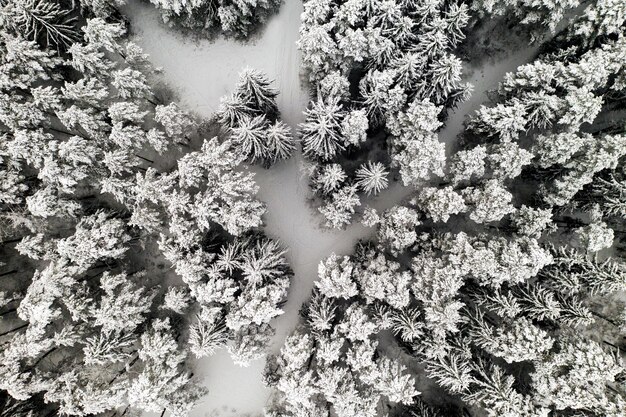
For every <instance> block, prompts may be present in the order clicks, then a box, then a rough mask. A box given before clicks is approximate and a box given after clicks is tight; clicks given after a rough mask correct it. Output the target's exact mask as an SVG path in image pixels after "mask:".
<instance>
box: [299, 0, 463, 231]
mask: <svg viewBox="0 0 626 417" xmlns="http://www.w3.org/2000/svg"><path fill="white" fill-rule="evenodd" d="M468 19H469V15H468V7H467V5H466V4H463V3H457V2H445V1H435V2H429V3H428V4H427V5H426V4H421V3H419V2H395V1H387V2H369V1H364V0H351V1H317V0H310V1H306V2H305V3H304V13H303V14H302V27H301V29H300V39H299V41H298V46H299V48H300V50H301V51H302V56H303V58H302V59H303V62H304V65H305V67H306V68H307V70H308V73H309V78H310V81H311V84H312V91H313V92H314V94H313V98H312V100H311V102H310V104H309V108H308V109H307V110H306V111H305V121H304V122H303V123H302V124H301V125H300V136H301V142H302V150H303V153H304V155H305V157H307V158H308V159H309V160H310V161H311V163H312V167H311V169H310V178H311V184H312V188H313V190H314V191H315V194H316V195H317V196H318V197H319V199H320V201H321V207H320V208H319V210H320V212H321V213H322V214H323V215H324V217H325V218H326V224H327V226H329V227H336V228H341V227H343V226H345V225H347V224H349V223H350V221H351V220H352V218H353V214H354V213H355V212H356V208H357V207H358V206H359V205H360V204H361V196H362V195H363V194H366V195H370V194H377V193H379V192H380V191H382V190H384V189H385V188H386V187H387V186H388V183H389V175H390V174H389V173H390V171H391V170H397V171H399V172H400V176H401V178H402V180H403V182H404V183H405V184H407V185H408V184H414V183H418V182H423V181H426V180H429V179H431V177H434V176H437V175H442V174H443V173H442V171H441V169H442V168H441V167H442V164H444V163H445V152H444V151H445V149H444V144H442V143H440V142H439V141H438V139H437V136H436V134H435V133H434V132H435V131H436V130H437V129H438V128H439V127H440V126H441V123H440V122H439V119H441V118H444V117H445V113H446V110H448V109H450V108H452V107H454V106H455V105H456V104H457V103H458V102H459V101H461V100H463V99H464V98H466V97H467V95H468V93H469V91H470V88H471V87H470V86H469V85H466V84H463V83H462V82H461V70H462V66H461V61H460V59H459V58H457V57H456V56H455V55H454V53H453V51H454V48H455V47H456V46H457V45H458V43H459V42H460V41H461V40H462V39H463V38H464V34H463V29H464V27H465V25H466V24H467V22H468Z"/></svg>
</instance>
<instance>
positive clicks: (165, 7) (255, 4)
mask: <svg viewBox="0 0 626 417" xmlns="http://www.w3.org/2000/svg"><path fill="white" fill-rule="evenodd" d="M90 1H92V0H90ZM123 1H125V0H123ZM150 3H152V4H154V5H155V6H156V7H157V8H158V9H159V10H160V12H161V15H162V17H163V20H164V21H165V22H166V23H170V24H172V25H174V26H180V27H182V28H185V29H189V30H193V31H198V32H201V33H206V34H212V33H223V34H225V35H227V36H234V37H238V38H246V37H248V36H249V35H250V34H251V33H252V32H253V31H254V30H255V29H258V28H259V26H261V25H262V24H263V23H265V22H266V21H267V19H268V18H269V17H270V16H271V15H272V14H274V13H275V12H276V11H278V9H279V7H280V5H281V0H263V1H256V0H237V1H234V0H220V1H215V0H196V1H186V0H150Z"/></svg>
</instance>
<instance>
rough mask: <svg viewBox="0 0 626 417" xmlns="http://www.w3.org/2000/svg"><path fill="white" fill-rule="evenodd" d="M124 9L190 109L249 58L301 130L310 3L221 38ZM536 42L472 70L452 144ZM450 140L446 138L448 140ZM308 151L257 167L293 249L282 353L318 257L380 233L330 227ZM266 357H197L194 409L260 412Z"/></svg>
mask: <svg viewBox="0 0 626 417" xmlns="http://www.w3.org/2000/svg"><path fill="white" fill-rule="evenodd" d="M123 12H124V13H125V14H126V15H127V16H128V17H129V18H130V20H131V27H132V30H133V33H134V34H135V35H136V39H135V40H134V41H135V42H136V43H138V44H139V45H140V46H141V47H142V48H143V49H144V51H145V52H146V53H148V54H149V55H150V59H151V61H152V62H153V64H154V65H156V66H158V67H161V68H162V69H163V76H164V78H165V81H166V82H167V84H168V85H169V87H171V88H172V89H173V90H174V91H175V92H176V93H177V95H178V98H179V102H180V104H181V105H182V106H184V107H185V108H187V109H188V110H190V111H192V112H195V113H197V114H199V115H201V116H205V117H210V116H211V114H212V113H213V112H214V111H215V110H217V107H218V105H219V98H220V97H221V96H223V95H226V94H228V93H230V92H231V90H232V89H233V87H234V85H235V83H236V81H237V78H238V74H239V72H240V71H241V69H243V68H244V67H246V66H250V67H253V68H256V69H259V70H263V71H265V72H266V73H267V74H268V75H269V77H270V78H272V79H274V80H275V82H276V84H275V86H276V87H277V88H278V89H279V91H280V95H279V96H278V105H279V109H280V111H281V115H282V119H283V120H284V121H285V123H287V124H289V125H290V126H291V127H292V129H293V130H294V132H295V131H296V127H297V124H298V123H299V122H301V121H302V119H303V116H302V111H303V110H304V109H305V107H306V105H307V101H308V93H307V91H306V87H305V85H304V83H301V80H302V79H304V76H303V75H302V74H301V71H302V69H301V64H300V53H299V51H298V50H297V48H296V45H295V42H296V40H297V39H298V28H299V25H300V13H301V12H302V3H301V1H299V0H285V2H284V3H283V5H282V7H281V10H280V13H279V14H277V15H276V16H274V17H273V18H271V19H270V21H269V22H268V24H267V26H266V27H265V29H264V30H262V32H261V33H260V34H259V36H258V37H256V38H255V39H253V40H252V41H249V42H247V43H242V42H238V41H234V40H226V39H222V38H218V39H217V40H213V41H209V40H202V39H200V40H197V39H192V38H190V37H186V36H184V35H183V34H181V33H179V32H177V31H176V30H174V29H172V28H169V27H168V26H167V25H165V24H163V23H162V21H161V18H160V15H159V13H158V11H157V10H156V9H155V8H154V7H153V6H151V5H150V4H147V3H144V2H141V1H139V0H130V1H129V4H128V5H127V6H125V7H124V9H123ZM533 53H534V51H532V50H531V49H528V50H522V51H516V52H515V53H514V54H512V56H511V57H510V58H507V59H505V60H502V61H500V62H497V63H494V64H486V65H485V66H483V68H481V69H477V70H474V71H472V72H471V74H469V75H468V77H467V81H469V82H471V83H473V84H474V86H475V92H474V94H473V96H472V98H471V99H470V100H469V101H468V102H466V103H463V104H462V105H461V106H459V108H458V109H456V110H455V111H454V112H452V113H451V115H450V118H449V120H448V122H447V124H446V127H445V128H444V129H443V130H442V131H441V133H440V140H443V141H444V142H446V143H447V144H450V143H452V141H454V140H455V138H456V136H457V135H458V133H460V132H461V131H462V129H463V121H464V119H465V116H466V115H468V114H470V113H471V112H473V111H474V110H476V109H477V108H478V106H479V105H480V104H481V103H483V102H484V101H485V100H486V95H485V92H486V91H487V90H489V89H492V88H494V87H495V86H496V85H497V83H498V81H500V80H501V79H502V76H503V75H504V74H505V73H506V72H507V71H512V70H514V69H515V68H516V67H517V66H518V65H520V64H522V63H524V62H527V61H528V60H529V59H530V57H531V56H532V54H533ZM449 148H450V146H448V149H449ZM301 164H302V158H301V155H299V154H298V155H297V156H296V157H294V158H292V159H291V160H289V161H287V162H283V163H281V164H279V165H277V166H275V167H273V168H272V169H271V170H265V169H262V168H254V172H256V181H257V183H258V184H259V186H260V191H259V195H258V197H259V198H260V199H261V200H263V201H264V202H265V203H266V204H267V214H266V215H265V217H264V220H265V226H266V227H265V230H266V233H267V234H268V235H269V236H270V237H273V238H276V239H278V240H280V241H281V243H282V245H283V246H284V247H286V248H287V249H288V253H287V258H288V260H289V262H290V263H291V266H292V268H293V270H294V273H295V277H294V279H293V281H292V284H291V288H290V292H289V298H288V301H287V303H286V305H285V307H284V310H285V314H283V315H282V316H280V317H279V318H278V319H277V320H275V321H274V323H273V324H274V326H275V328H276V330H277V331H276V336H275V337H274V341H273V345H272V351H274V352H277V351H278V350H279V349H280V346H281V345H282V342H283V341H284V339H285V338H286V337H287V335H288V334H289V333H290V332H291V331H292V330H293V329H294V328H295V326H296V324H297V322H298V311H299V309H300V307H301V305H302V304H303V303H304V302H305V301H306V300H307V299H308V298H309V295H310V293H311V290H312V289H313V285H314V281H315V279H316V277H317V265H318V263H319V262H320V261H321V260H322V259H324V258H326V257H327V256H328V255H329V254H330V253H331V252H335V253H337V254H346V255H347V254H350V253H351V252H352V249H353V247H354V245H355V244H356V242H357V241H358V240H359V239H363V238H368V237H370V236H371V234H372V230H371V229H367V228H365V227H363V226H361V225H360V224H358V223H357V224H353V225H351V226H350V227H348V228H347V229H346V230H343V231H332V230H328V229H325V228H324V227H323V226H322V219H321V215H320V214H319V213H318V212H317V210H315V209H314V208H312V207H311V206H310V204H309V202H308V199H309V197H310V193H309V190H308V185H307V182H306V179H305V178H304V176H303V175H302V174H301V170H300V167H301ZM409 193H410V190H408V189H407V188H405V187H402V186H400V185H398V184H394V185H392V186H391V187H390V188H389V189H388V190H386V191H385V192H383V193H382V194H381V195H380V196H378V197H377V198H375V199H371V200H369V201H367V202H366V203H367V204H369V205H370V206H372V207H374V208H376V209H378V210H384V209H386V208H389V207H391V206H393V205H395V204H398V203H399V202H401V201H402V199H403V198H405V197H406V196H407V195H408V194H409ZM263 366H264V361H263V360H258V361H255V362H254V363H253V364H252V365H250V366H249V367H245V368H243V367H239V366H237V365H235V364H233V362H232V360H231V359H230V357H229V355H228V353H227V352H226V351H225V350H222V351H220V352H218V353H217V354H215V355H213V356H212V357H210V358H204V359H201V360H198V361H197V362H196V363H195V366H194V376H195V377H197V378H199V379H200V380H201V381H202V383H203V384H204V385H205V386H206V387H207V388H208V389H209V394H208V395H207V396H206V397H205V398H204V400H203V401H202V402H201V403H200V404H199V405H198V407H197V408H196V409H195V410H194V412H192V414H191V416H192V417H201V416H202V417H204V416H206V417H209V416H211V417H214V416H215V417H216V416H220V417H230V416H256V415H261V414H262V410H263V407H264V406H265V405H266V404H267V403H268V401H269V400H270V395H271V391H270V390H269V389H268V388H266V387H265V386H264V385H263V383H262V381H261V374H262V371H263Z"/></svg>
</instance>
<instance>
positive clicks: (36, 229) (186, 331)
mask: <svg viewBox="0 0 626 417" xmlns="http://www.w3.org/2000/svg"><path fill="white" fill-rule="evenodd" d="M46 4H48V6H46ZM0 5H1V6H2V8H1V9H0V21H1V22H2V26H1V27H2V36H1V37H0V79H1V81H0V156H1V161H0V178H1V179H2V181H1V183H2V185H1V186H0V237H1V239H2V244H1V245H0V252H1V253H2V259H3V262H2V263H1V264H0V268H1V269H0V274H1V276H2V277H3V281H2V283H1V284H0V339H1V340H0V343H1V345H0V363H1V365H0V374H1V375H2V376H3V378H2V382H1V383H0V389H1V390H3V394H2V395H3V397H2V398H4V396H5V393H4V391H6V393H8V395H9V396H10V397H11V398H13V400H7V401H6V403H7V409H14V410H16V411H15V413H16V414H15V415H20V414H19V413H22V412H23V411H22V410H26V411H24V413H26V412H28V410H30V409H29V408H28V407H27V406H26V405H24V404H25V403H28V402H32V403H33V404H38V407H39V410H38V411H41V412H46V413H55V412H56V413H59V414H64V415H78V416H82V415H92V414H101V413H105V412H113V411H115V410H117V411H119V412H120V413H126V412H130V411H129V410H131V409H132V410H136V411H145V412H163V413H164V412H168V413H171V414H172V415H181V416H182V415H186V414H187V413H188V412H189V411H190V410H191V408H192V407H193V406H194V404H195V403H196V402H197V401H198V400H199V399H200V398H201V397H202V396H203V395H204V394H205V389H204V388H203V387H201V386H200V385H198V384H197V383H196V381H195V380H194V379H193V374H192V372H190V370H189V369H188V364H187V358H188V356H189V355H190V354H194V355H195V356H197V357H201V356H205V355H210V354H212V353H214V352H215V351H216V350H217V349H220V348H226V349H228V350H229V352H230V353H231V356H232V358H233V360H234V361H235V362H236V363H238V364H241V365H246V364H248V363H249V362H250V361H251V360H254V359H257V358H259V357H260V356H262V355H263V354H264V352H265V348H266V345H267V344H268V342H269V338H270V337H271V336H272V334H273V329H272V327H271V325H270V321H271V320H272V319H273V318H274V317H276V316H278V315H280V314H282V310H281V309H280V305H281V304H282V302H284V300H285V297H286V294H287V289H288V287H289V282H290V278H291V275H292V273H291V270H290V268H289V266H288V264H287V261H286V259H285V257H284V250H283V249H282V248H281V247H280V245H279V243H278V242H276V241H274V240H271V239H269V238H268V237H266V236H265V235H264V234H263V233H262V231H261V230H260V227H261V226H262V220H261V216H262V215H263V213H264V212H265V206H264V205H263V203H262V202H260V201H258V200H257V199H256V198H255V194H256V191H257V188H258V187H257V185H256V184H255V182H254V178H253V175H252V174H251V173H250V172H249V171H248V169H247V167H246V166H245V165H244V164H243V163H244V161H245V160H246V159H248V156H249V155H246V154H244V153H242V152H241V144H240V143H239V142H237V141H235V140H233V139H232V138H231V137H229V135H225V134H224V135H219V137H214V138H211V139H206V140H204V139H202V138H201V135H202V134H201V132H202V131H205V130H208V129H204V128H203V126H202V123H201V122H200V121H199V120H198V119H197V118H196V117H195V116H194V115H192V114H189V113H187V112H186V111H184V110H183V109H182V108H180V107H179V106H178V105H176V104H175V103H173V102H164V100H163V98H162V96H163V92H162V91H159V90H155V89H154V88H153V85H155V84H156V79H155V78H156V71H155V70H154V69H153V68H152V66H151V65H150V64H149V62H148V59H147V55H145V54H144V53H143V51H142V50H141V49H140V48H139V47H138V46H137V45H136V44H134V43H133V42H131V41H128V40H127V39H126V38H125V32H126V27H125V26H124V24H122V23H115V22H111V20H112V19H109V18H108V17H107V16H106V15H105V16H104V17H96V18H86V19H85V18H83V17H82V16H81V17H80V19H79V18H77V19H73V18H72V17H71V16H78V14H77V13H78V11H77V10H71V9H63V8H62V3H60V2H59V3H43V2H32V1H31V2H26V1H24V2H11V3H5V2H3V3H0ZM83 6H84V7H86V10H85V11H86V12H89V13H91V12H94V13H95V12H96V10H94V9H91V8H90V6H89V4H87V3H85V4H84V5H83ZM46 7H48V8H47V9H46ZM41 10H48V11H49V15H47V16H49V20H39V19H38V18H37V16H39V15H38V13H40V12H41ZM105 10H107V9H102V10H100V12H102V13H104V11H105ZM19 16H22V17H23V19H22V20H20V19H21V18H18V17H19ZM29 19H30V20H29ZM54 33H56V34H57V35H56V36H54V35H53V34H54ZM247 74H248V75H249V78H245V77H243V78H242V81H241V83H240V85H239V86H238V93H237V94H238V97H239V98H241V99H243V100H245V101H244V104H245V106H247V107H246V109H247V110H246V111H250V112H252V113H254V114H255V117H257V116H258V117H261V118H263V120H266V121H267V123H268V127H267V133H266V136H267V137H273V138H274V140H275V142H267V143H282V142H280V140H279V139H276V136H278V135H280V134H281V133H285V134H288V133H289V132H288V130H287V129H284V130H286V132H281V131H280V127H281V126H282V125H279V122H276V118H277V116H278V113H277V110H276V105H275V101H274V97H275V95H276V94H277V92H275V91H274V90H271V94H273V95H271V97H270V96H268V97H270V100H269V101H267V102H261V101H257V102H254V103H253V102H251V101H249V99H251V97H257V98H258V97H260V96H253V95H254V94H261V93H262V92H263V91H265V90H264V89H267V88H269V87H267V85H266V84H267V83H266V82H265V81H264V78H263V76H261V75H259V74H258V73H256V72H248V73H247ZM255 82H258V83H261V86H262V87H263V88H259V89H257V87H259V84H255ZM267 91H270V90H267ZM245 94H251V95H250V96H246V95H245ZM270 121H271V125H270ZM274 122H276V123H274ZM277 125H278V127H277ZM201 128H202V129H201ZM233 129H234V127H233ZM272 135H274V136H272ZM284 140H285V141H287V139H284ZM289 140H290V138H289ZM286 143H291V142H288V141H287V142H286ZM198 144H199V145H198ZM276 146H277V145H276ZM285 146H286V145H285ZM197 148H199V149H197ZM284 156H286V153H285V151H284V149H283V148H281V150H280V152H279V151H276V153H274V154H272V155H271V156H269V155H268V156H267V157H268V158H270V159H271V160H272V161H273V160H275V159H278V158H281V157H284ZM170 265H171V266H172V269H173V272H167V271H164V267H166V266H170ZM3 401H4V400H3ZM42 404H45V405H42Z"/></svg>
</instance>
